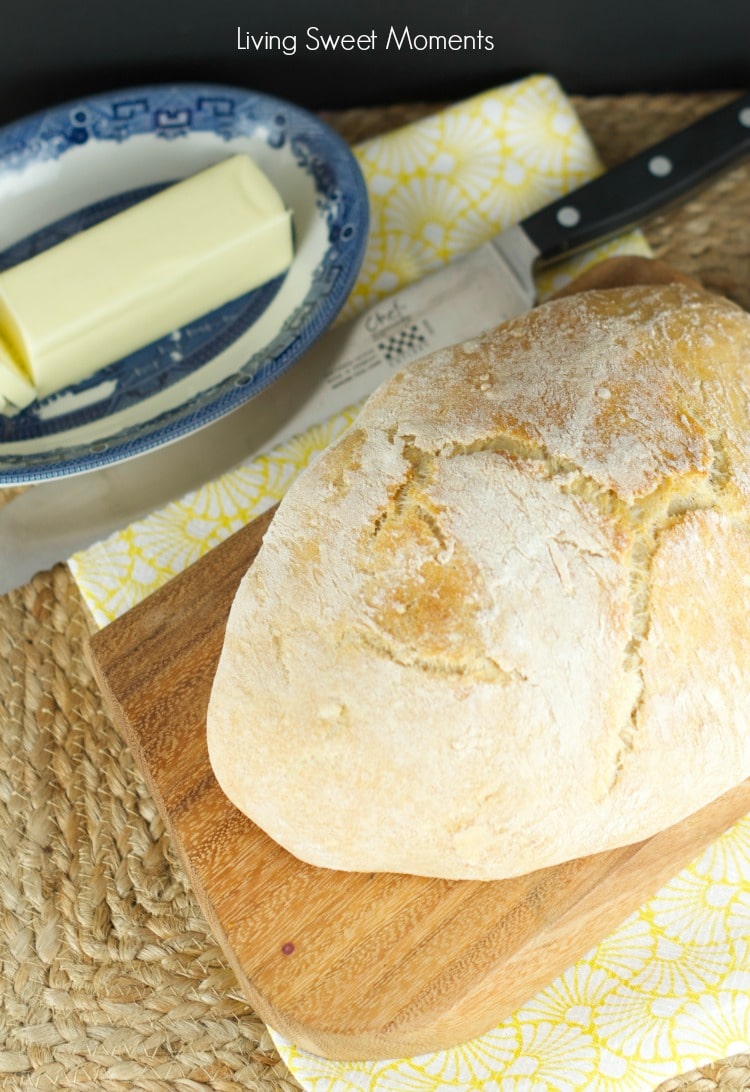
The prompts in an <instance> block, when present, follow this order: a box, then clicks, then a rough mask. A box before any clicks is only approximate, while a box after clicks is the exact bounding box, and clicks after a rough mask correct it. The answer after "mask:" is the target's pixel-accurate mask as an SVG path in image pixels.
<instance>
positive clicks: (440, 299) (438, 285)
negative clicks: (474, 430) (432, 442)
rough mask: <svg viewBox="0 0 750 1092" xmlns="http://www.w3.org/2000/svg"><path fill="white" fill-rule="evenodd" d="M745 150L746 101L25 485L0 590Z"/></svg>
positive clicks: (482, 311)
mask: <svg viewBox="0 0 750 1092" xmlns="http://www.w3.org/2000/svg"><path fill="white" fill-rule="evenodd" d="M748 152H750V94H746V95H744V96H741V97H740V98H738V99H735V100H733V101H732V102H730V103H729V104H728V105H726V106H724V107H722V108H721V109H720V110H717V111H715V112H713V113H711V114H709V115H707V116H706V117H704V118H702V119H700V120H699V121H697V122H695V123H694V124H693V125H690V126H689V127H688V128H686V129H683V130H682V131H680V132H678V133H676V134H675V135H673V136H671V137H669V138H668V139H667V140H665V141H663V142H661V143H659V144H656V145H653V146H652V147H650V148H648V149H646V150H645V151H643V152H640V153H639V154H638V155H637V156H635V157H633V158H632V159H630V160H628V161H627V162H625V163H623V164H621V165H620V166H618V167H615V168H614V169H612V170H610V171H609V172H606V173H605V174H602V175H600V176H599V177H598V178H596V179H594V180H593V181H592V182H588V183H586V185H584V186H582V187H581V188H580V189H577V190H575V191H573V192H571V193H568V194H566V195H565V196H563V197H561V198H559V199H558V200H557V201H554V202H553V203H552V204H550V205H547V206H546V207H545V208H543V209H541V210H540V211H538V212H535V213H534V214H532V215H531V216H529V217H528V218H527V219H525V220H524V221H523V222H522V223H521V224H518V225H515V226H513V227H510V228H509V229H507V230H506V231H504V232H502V233H501V234H500V235H498V236H496V237H495V238H494V239H492V240H490V241H489V242H487V243H485V244H484V245H483V246H481V247H479V248H478V250H475V251H473V252H472V253H471V254H469V255H466V256H465V257H463V258H460V259H457V260H456V261H454V262H452V263H451V264H450V265H448V266H445V267H443V268H441V269H439V270H437V271H436V272H434V273H431V274H429V275H428V276H426V277H424V278H423V279H422V280H420V281H418V282H415V283H414V284H412V285H410V286H408V287H406V288H404V289H401V290H400V291H398V292H396V293H395V294H394V295H393V296H390V297H388V298H387V299H385V300H383V301H382V302H380V303H378V304H376V305H375V306H374V307H372V308H371V309H370V310H369V311H367V312H365V313H364V314H362V315H360V316H358V317H357V318H355V319H353V320H352V321H350V322H348V323H346V324H342V325H340V326H337V327H333V328H332V329H330V330H328V331H327V332H326V333H324V334H323V335H322V337H321V338H320V339H319V340H318V341H317V342H316V343H315V344H314V345H313V346H312V348H311V349H309V350H308V351H307V352H306V353H305V354H303V356H302V357H300V358H299V360H298V361H297V362H296V363H295V364H294V365H293V366H292V368H291V369H290V370H289V371H287V372H286V373H285V374H284V375H283V376H282V377H281V378H280V379H279V380H277V381H276V382H275V383H273V384H272V385H271V386H270V387H269V388H268V389H267V390H266V391H264V392H263V393H261V394H260V395H258V396H257V397H256V398H254V399H252V400H251V401H250V402H248V403H246V404H245V406H243V407H241V408H240V409H239V410H236V411H235V412H234V413H232V414H230V415H229V416H228V417H225V418H223V419H222V420H220V421H217V422H215V423H214V424H212V425H209V426H207V427H206V428H204V429H202V430H200V431H199V432H196V433H194V434H193V435H191V436H189V437H187V438H185V439H182V440H180V441H179V443H177V444H174V445H169V446H167V447H166V448H160V449H158V450H156V451H153V452H150V453H149V454H146V455H143V456H140V457H139V458H137V459H134V460H131V461H128V462H124V463H120V464H117V465H114V466H111V467H107V468H104V469H102V470H96V471H92V472H90V473H87V474H84V475H81V476H78V477H73V478H62V479H58V480H55V481H51V482H46V483H43V484H40V485H37V486H33V487H31V488H30V489H29V490H28V491H27V492H26V493H24V494H22V495H21V496H19V497H16V498H14V499H12V500H11V501H10V502H9V503H7V504H6V505H5V506H4V507H3V508H2V509H0V559H1V562H0V593H4V592H6V591H9V590H11V589H12V588H14V587H17V586H18V585H19V584H21V583H23V582H25V581H26V580H27V579H29V578H30V577H31V576H32V575H33V573H34V572H36V571H38V570H39V569H42V568H46V567H49V566H50V565H52V564H54V563H55V562H56V561H60V560H63V559H64V558H66V557H68V556H69V555H70V554H71V553H73V552H75V551H76V550H79V549H82V548H83V547H85V546H87V545H89V544H90V543H92V542H94V541H96V540H97V539H100V538H102V537H104V536H105V535H107V534H109V533H111V532H112V531H114V530H116V529H117V528H118V527H122V526H125V525H127V524H129V523H131V522H132V521H133V520H135V519H137V518H139V517H140V516H143V515H145V514H146V513H148V512H151V511H153V510H155V509H157V508H160V507H162V506H163V505H164V504H166V503H168V501H170V500H172V499H175V498H177V497H180V496H183V495H184V494H185V493H187V492H189V491H190V490H191V489H195V488H197V487H198V486H199V485H201V484H202V483H204V482H206V481H209V480H212V479H213V478H215V477H217V476H218V475H220V474H221V473H223V472H224V471H226V470H229V469H230V468H231V467H233V466H235V465H237V463H239V462H240V461H241V460H242V459H245V458H248V457H249V456H252V455H253V454H260V453H262V452H263V451H266V450H268V449H270V448H271V447H273V446H275V445H276V444H278V443H281V442H282V441H284V440H285V439H288V438H290V437H291V436H294V435H296V434H297V433H299V432H302V431H304V430H305V429H306V428H308V427H310V426H311V425H314V424H317V423H320V422H321V421H323V420H325V419H326V418H327V417H329V416H331V415H332V414H334V413H336V412H337V411H340V410H341V409H343V408H344V407H346V406H349V405H352V404H354V403H357V402H358V401H360V400H361V399H362V398H363V397H365V396H366V395H367V394H369V393H370V392H371V391H372V390H373V389H374V388H375V387H376V386H377V385H378V384H379V383H380V382H381V381H383V380H384V379H385V378H386V377H387V376H388V375H389V374H390V373H391V372H392V371H394V370H396V369H397V368H399V367H401V366H402V365H403V364H405V363H408V361H410V360H413V359H416V358H417V357H419V356H423V355H425V354H426V353H428V352H433V351H435V350H436V349H439V348H442V347H445V346H447V345H451V344H455V343H456V342H459V341H463V340H466V339H467V338H469V337H472V336H474V335H476V334H479V333H481V332H482V331H484V330H486V329H488V328H489V327H491V326H494V325H496V324H497V323H499V322H502V321H503V320H504V319H507V318H509V317H511V316H512V315H515V314H518V313H520V312H522V311H525V310H527V309H528V308H529V307H531V306H532V305H533V303H534V302H535V288H534V279H533V270H534V268H535V266H537V265H539V264H541V263H548V262H552V261H554V260H555V259H557V258H559V257H561V256H563V255H565V254H567V253H570V252H572V251H575V250H579V249H581V248H583V247H585V246H587V245H590V244H593V243H595V242H599V241H601V240H603V239H605V238H608V237H610V236H612V235H614V234H617V233H618V232H620V231H622V230H624V229H626V228H628V227H631V226H633V225H634V224H636V223H638V222H639V221H640V220H642V219H643V218H645V217H646V216H648V215H649V214H651V213H653V212H655V211H656V210H658V209H660V208H662V207H664V206H665V205H667V204H669V203H670V202H672V201H674V200H676V199H678V198H679V197H681V196H684V195H685V194H686V193H688V192H690V191H692V190H693V189H695V188H696V187H698V186H699V185H700V184H701V183H702V182H704V181H706V180H707V179H708V178H709V177H711V176H712V175H713V174H715V173H717V172H718V171H719V170H721V169H722V168H724V167H726V166H728V165H729V164H731V163H733V162H735V161H736V160H737V159H738V158H740V157H741V156H742V155H743V154H746V153H748Z"/></svg>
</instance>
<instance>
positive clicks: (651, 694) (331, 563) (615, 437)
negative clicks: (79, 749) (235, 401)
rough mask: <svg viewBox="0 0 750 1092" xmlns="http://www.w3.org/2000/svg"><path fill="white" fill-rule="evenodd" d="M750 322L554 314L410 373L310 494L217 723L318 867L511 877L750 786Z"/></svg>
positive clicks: (220, 774)
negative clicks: (748, 780)
mask: <svg viewBox="0 0 750 1092" xmlns="http://www.w3.org/2000/svg"><path fill="white" fill-rule="evenodd" d="M749 407H750V317H749V316H747V315H746V314H745V313H744V312H743V311H741V310H740V309H739V308H737V307H735V306H734V305H733V304H731V303H729V302H728V301H726V300H723V299H721V298H719V297H715V296H711V295H709V294H707V293H704V292H701V291H697V290H694V289H692V288H690V287H686V286H685V285H681V284H674V285H665V286H648V287H627V288H612V289H606V290H599V291H596V290H595V291H589V292H584V293H581V294H578V295H572V296H569V297H567V298H565V299H560V300H556V301H554V302H551V303H547V304H545V305H543V306H541V307H538V308H536V309H535V310H534V311H531V312H530V313H528V314H526V315H523V316H521V317H519V318H517V319H514V320H512V321H510V322H508V323H505V324H503V325H502V326H500V327H498V328H497V329H495V330H493V331H491V332H490V333H488V334H485V335H483V336H481V337H479V338H477V339H475V340H472V341H470V342H467V343H465V344H463V345H460V346H457V347H454V348H451V349H447V350H443V351H440V352H438V353H436V354H434V355H432V356H430V357H426V358H424V359H422V360H420V361H418V362H417V363H415V364H414V365H412V366H410V367H408V368H406V369H405V370H403V371H401V372H399V373H397V374H395V375H394V376H393V377H392V378H391V379H390V380H389V381H388V382H386V383H385V384H384V385H383V386H382V387H381V388H380V389H379V390H378V391H377V392H376V393H375V394H374V395H373V396H372V397H371V398H370V399H369V401H368V402H367V403H366V406H365V408H364V409H363V410H362V412H361V414H360V416H359V417H358V419H357V420H356V422H355V423H354V425H353V426H352V427H351V428H350V429H349V431H348V432H347V433H346V434H345V436H344V437H343V438H342V439H341V440H340V441H339V442H338V443H337V444H335V446H333V447H332V448H331V449H329V450H328V451H327V452H326V453H325V454H324V455H323V456H322V457H321V458H320V459H319V460H318V462H317V463H316V464H315V465H314V466H313V467H311V468H310V469H308V470H307V471H306V472H305V473H304V474H303V475H302V476H301V477H300V478H299V479H298V480H297V482H296V483H295V484H294V485H293V487H292V488H291V489H290V491H289V493H288V495H287V496H286V498H285V499H284V501H283V502H282V504H281V506H280V508H279V510H278V513H277V514H276V515H275V517H274V519H273V521H272V524H271V526H270V529H269V530H268V532H267V534H266V538H265V541H264V543H263V546H262V548H261V551H260V553H259V555H258V557H257V559H256V561H255V562H254V564H253V565H252V567H251V569H250V571H249V572H248V574H247V575H246V576H245V578H244V580H243V582H242V584H241V586H240V588H239V591H238V593H237V596H236V599H235V602H234V605H233V608H232V611H231V616H230V618H229V623H228V627H227V632H226V640H225V644H224V648H223V652H222V655H221V661H220V664H219V667H218V671H217V674H216V678H215V682H214V686H213V692H212V696H211V701H210V707H209V715H208V745H209V753H210V758H211V762H212V765H213V769H214V771H215V774H216V777H217V779H218V781H219V783H220V785H221V786H222V787H223V789H224V791H225V793H226V794H227V796H228V797H229V798H230V799H231V800H232V801H233V802H234V803H235V804H236V806H237V807H238V808H240V809H241V810H242V811H243V812H245V813H246V814H247V815H248V816H249V817H250V818H251V819H252V820H253V821H254V822H255V823H257V824H258V825H259V826H260V827H262V828H263V829H264V830H265V831H266V832H267V833H268V834H269V835H271V837H272V838H274V839H275V840H276V841H277V842H279V843H280V844H281V845H282V846H284V847H286V848H287V849H288V850H290V851H291V852H292V853H293V854H295V855H296V856H298V857H299V858H301V859H302V860H304V861H308V862H311V863H312V864H315V865H320V866H324V867H328V868H335V869H347V870H355V871H392V872H407V873H415V874H419V875H429V876H440V877H446V878H456V879H458V878H466V879H487V880H491V879H500V878H503V877H509V876H513V875H518V874H522V873H526V872H530V871H533V870H535V869H538V868H542V867H546V866H549V865H554V864H557V863H559V862H562V861H564V860H568V859H571V858H575V857H579V856H583V855H588V854H592V853H597V852H599V851H603V850H607V849H611V848H614V847H617V846H621V845H625V844H629V843H631V842H636V841H639V840H641V839H643V838H646V837H648V836H650V835H652V834H654V833H656V832H657V831H659V830H661V829H663V828H665V827H667V826H670V825H671V824H673V823H676V822H677V821H679V820H680V819H682V818H684V817H685V816H686V815H688V814H690V813H691V812H693V811H695V810H697V809H699V808H700V807H702V806H704V805H705V804H707V803H708V802H709V801H711V800H712V799H714V798H715V797H717V796H719V795H721V794H722V793H723V792H725V791H726V790H728V789H729V788H731V787H732V786H734V785H736V784H738V783H739V782H740V781H742V780H743V779H744V778H746V777H748V776H750V423H749V415H750V410H749Z"/></svg>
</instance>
